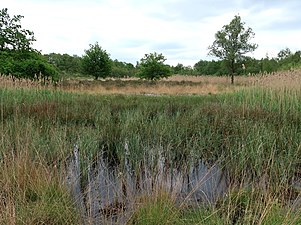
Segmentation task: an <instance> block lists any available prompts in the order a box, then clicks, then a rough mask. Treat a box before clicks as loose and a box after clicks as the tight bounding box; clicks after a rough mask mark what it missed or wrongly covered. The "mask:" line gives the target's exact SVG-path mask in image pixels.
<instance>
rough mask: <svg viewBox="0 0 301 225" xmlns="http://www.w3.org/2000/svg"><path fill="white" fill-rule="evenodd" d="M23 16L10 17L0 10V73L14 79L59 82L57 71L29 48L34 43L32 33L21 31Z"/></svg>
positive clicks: (38, 53)
mask: <svg viewBox="0 0 301 225" xmlns="http://www.w3.org/2000/svg"><path fill="white" fill-rule="evenodd" d="M22 18H23V16H20V15H16V16H13V17H11V16H10V15H9V14H8V10H7V9H6V8H5V9H1V10H0V73H1V74H4V75H10V76H11V77H12V78H13V79H14V80H15V79H16V78H29V79H40V78H42V79H44V81H46V80H49V79H52V81H58V80H59V74H58V72H57V70H56V69H55V68H54V67H53V66H52V65H50V64H49V63H48V62H47V61H46V60H45V58H44V57H43V56H42V55H41V53H40V52H38V51H36V50H34V49H33V48H31V45H32V42H33V41H35V38H34V36H33V35H34V34H33V32H32V31H29V30H26V29H22V26H21V19H22Z"/></svg>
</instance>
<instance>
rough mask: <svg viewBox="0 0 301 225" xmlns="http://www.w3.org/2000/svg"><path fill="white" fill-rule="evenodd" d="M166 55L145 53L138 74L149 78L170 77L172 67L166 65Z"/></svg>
mask: <svg viewBox="0 0 301 225" xmlns="http://www.w3.org/2000/svg"><path fill="white" fill-rule="evenodd" d="M165 61H166V59H165V57H164V56H163V55H162V54H161V53H160V54H157V53H156V52H155V53H150V54H145V56H144V57H143V58H142V59H141V60H140V63H139V66H138V67H139V70H140V72H139V73H138V76H139V77H140V78H144V79H147V80H159V79H161V78H165V77H169V76H170V75H171V69H170V67H169V66H168V65H165V64H164V62H165Z"/></svg>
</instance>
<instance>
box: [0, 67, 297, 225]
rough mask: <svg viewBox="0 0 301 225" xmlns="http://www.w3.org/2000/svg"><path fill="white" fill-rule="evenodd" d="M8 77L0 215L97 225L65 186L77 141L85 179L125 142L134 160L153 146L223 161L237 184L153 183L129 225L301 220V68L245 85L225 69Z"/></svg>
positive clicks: (171, 156)
mask: <svg viewBox="0 0 301 225" xmlns="http://www.w3.org/2000/svg"><path fill="white" fill-rule="evenodd" d="M1 79H2V80H1V86H2V88H1V89H0V130H1V139H0V199H1V200H0V224H83V223H84V222H86V223H87V224H89V223H88V221H90V222H91V221H93V220H92V218H89V215H90V214H89V213H87V215H86V216H85V217H84V221H83V216H80V209H79V207H78V205H77V203H76V201H75V200H74V199H73V198H72V196H71V195H70V194H69V191H68V187H67V186H66V173H67V171H66V162H68V160H69V158H70V155H71V153H72V149H73V146H74V144H77V145H78V147H79V151H80V156H81V159H82V160H81V164H80V169H81V176H82V179H81V180H80V182H81V184H80V185H81V187H84V186H85V185H86V183H87V180H88V179H86V178H87V177H88V174H89V168H90V167H93V166H91V165H90V163H91V162H92V164H93V163H96V161H97V159H98V155H99V153H100V152H103V154H104V155H105V157H106V159H107V160H108V161H109V164H110V165H111V166H114V167H118V168H119V167H122V166H124V165H125V164H126V162H125V161H126V157H125V155H126V152H125V147H124V146H125V143H126V144H127V146H128V151H129V153H127V154H129V155H130V158H129V160H130V162H131V165H132V166H133V168H134V171H139V169H141V165H144V164H145V162H146V159H145V156H146V155H147V154H149V152H150V151H151V154H153V156H154V157H157V155H158V154H159V153H160V154H163V155H164V158H165V160H166V162H168V163H167V164H166V165H168V166H169V167H174V168H178V167H181V166H183V165H192V164H193V163H194V162H196V161H198V160H200V159H201V160H203V161H204V162H206V164H207V165H208V166H212V165H215V164H217V165H218V166H219V167H220V168H221V169H222V171H223V173H224V175H225V178H226V183H227V190H226V194H225V195H223V196H219V198H218V199H217V200H216V201H215V202H214V203H212V204H210V205H204V204H202V202H198V204H195V205H194V207H191V205H189V204H186V202H184V201H179V200H178V199H176V198H175V197H174V196H173V195H171V194H170V193H168V192H166V191H165V190H161V189H157V190H153V191H152V192H149V193H144V194H143V195H141V196H139V197H136V198H133V199H131V201H132V205H134V206H135V207H131V208H130V209H127V215H128V217H127V218H126V221H123V222H126V223H127V224H300V223H301V216H300V215H301V214H300V213H301V159H300V155H301V72H300V71H293V72H284V73H278V74H274V75H265V76H258V77H238V78H237V85H235V86H231V85H230V84H228V82H229V80H228V78H223V77H200V78H199V77H171V78H170V79H169V80H163V81H159V82H146V81H139V80H118V81H113V80H108V81H89V80H88V81H86V80H72V81H65V83H63V84H61V85H59V86H57V87H51V86H49V87H45V86H41V85H39V84H34V83H29V82H28V81H17V82H16V83H12V82H11V81H10V80H7V79H6V78H1ZM200 89H201V90H200ZM121 93H122V94H121ZM209 93H210V94H209ZM154 94H155V96H153V95H154ZM158 95H159V96H158ZM158 149H160V151H162V152H159V151H158ZM93 165H94V164H93ZM94 166H95V165H94ZM192 192H193V191H192ZM188 195H189V193H188ZM185 197H186V196H184V199H185ZM117 223H118V221H117ZM90 224H93V223H92V222H91V223H90Z"/></svg>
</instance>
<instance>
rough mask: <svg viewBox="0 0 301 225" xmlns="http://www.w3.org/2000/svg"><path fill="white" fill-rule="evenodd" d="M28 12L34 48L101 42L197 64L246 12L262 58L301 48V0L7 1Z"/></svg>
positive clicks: (71, 48)
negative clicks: (223, 31) (220, 33)
mask: <svg viewBox="0 0 301 225" xmlns="http://www.w3.org/2000/svg"><path fill="white" fill-rule="evenodd" d="M0 5H1V8H8V13H9V14H10V15H17V14H18V15H23V16H24V17H25V18H24V19H23V20H22V26H23V28H26V29H29V30H32V31H33V32H34V33H35V37H36V39H37V41H36V42H35V44H34V48H36V49H37V50H41V51H42V53H44V54H46V53H51V52H55V53H67V54H70V55H73V54H76V55H79V56H81V55H83V54H84V50H85V49H88V48H89V44H94V43H95V42H96V41H97V42H98V43H99V44H100V45H101V46H102V48H103V49H105V50H107V52H108V53H109V54H110V55H111V58H112V59H118V60H119V61H125V62H131V63H133V64H136V61H139V60H140V59H141V58H142V57H143V56H144V54H145V53H150V52H155V51H156V52H158V53H162V54H163V55H164V56H165V57H166V58H167V63H168V64H170V65H176V64H177V63H182V64H184V65H186V66H187V65H191V66H193V65H194V64H195V63H196V62H198V61H199V60H200V59H204V60H211V59H212V58H211V57H208V56H207V54H208V46H209V45H211V44H212V42H213V41H214V34H215V33H216V32H217V31H218V30H220V29H221V28H222V26H223V25H225V24H228V23H229V22H230V21H231V20H232V19H233V18H234V16H235V15H237V14H239V15H240V16H241V18H242V21H244V22H245V23H246V26H247V27H251V28H252V29H253V31H254V32H255V38H254V39H253V40H252V42H255V43H257V44H258V45H259V47H258V49H257V50H256V51H255V52H254V53H253V54H251V56H253V57H255V58H261V57H265V55H266V54H268V55H269V56H270V57H273V56H276V55H277V53H278V52H279V51H280V50H281V49H283V48H285V47H289V48H290V49H291V50H292V51H297V50H301V41H300V40H301V13H300V9H301V1H300V0H286V1H284V0H227V1H226V0H0Z"/></svg>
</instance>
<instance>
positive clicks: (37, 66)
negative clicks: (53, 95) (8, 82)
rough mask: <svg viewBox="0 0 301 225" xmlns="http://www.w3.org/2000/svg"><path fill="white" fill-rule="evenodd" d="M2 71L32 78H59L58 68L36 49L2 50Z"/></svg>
mask: <svg viewBox="0 0 301 225" xmlns="http://www.w3.org/2000/svg"><path fill="white" fill-rule="evenodd" d="M0 73H2V74H5V75H11V76H12V77H13V78H14V79H15V78H18V79H20V78H27V79H31V80H34V79H35V80H39V79H47V80H49V79H51V80H52V81H58V80H59V78H60V77H59V74H58V72H57V70H56V69H55V68H54V67H53V66H52V65H50V64H49V63H47V61H46V60H45V59H44V58H43V56H42V55H41V54H40V53H38V52H35V51H30V52H29V51H27V52H24V51H12V50H11V51H10V50H7V51H0Z"/></svg>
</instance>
